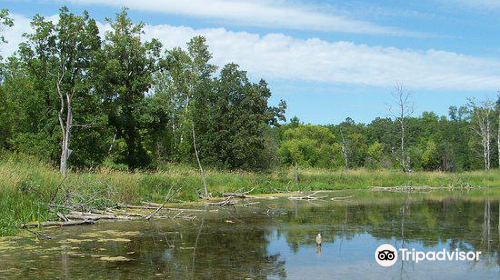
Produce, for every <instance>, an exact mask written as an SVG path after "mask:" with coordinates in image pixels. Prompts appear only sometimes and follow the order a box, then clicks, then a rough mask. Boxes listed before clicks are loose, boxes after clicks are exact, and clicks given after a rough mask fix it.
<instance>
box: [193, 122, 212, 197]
mask: <svg viewBox="0 0 500 280" xmlns="http://www.w3.org/2000/svg"><path fill="white" fill-rule="evenodd" d="M191 130H192V132H193V147H194V155H195V157H196V161H197V162H198V167H199V168H200V173H201V180H202V181H203V188H204V190H205V198H208V188H207V181H206V179H205V171H203V167H202V166H201V161H200V156H199V155H198V148H197V147H196V133H195V131H194V123H193V124H192V126H191Z"/></svg>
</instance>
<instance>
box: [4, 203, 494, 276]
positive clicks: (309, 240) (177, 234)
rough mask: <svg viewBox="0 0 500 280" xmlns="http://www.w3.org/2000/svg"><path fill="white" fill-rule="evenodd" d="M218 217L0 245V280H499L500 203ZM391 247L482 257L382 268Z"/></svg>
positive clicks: (99, 228) (342, 206)
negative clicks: (378, 253)
mask: <svg viewBox="0 0 500 280" xmlns="http://www.w3.org/2000/svg"><path fill="white" fill-rule="evenodd" d="M269 209H271V210H269ZM220 212H221V213H217V214H213V213H209V214H207V215H206V216H199V217H198V219H197V220H195V221H193V222H187V221H182V222H176V221H156V222H145V221H144V222H129V223H110V224H100V225H96V226H89V227H78V228H72V229H63V230H53V231H51V232H50V234H51V235H53V236H54V238H53V239H52V240H48V241H42V242H35V241H32V240H27V239H22V240H19V241H15V242H11V243H6V241H0V258H1V259H2V262H1V263H0V278H7V279H28V278H37V279H54V278H62V279H90V278H92V279H332V278H342V279H380V278H384V279H426V278H439V279H466V278H471V277H472V278H473V279H494V278H497V277H498V275H499V272H500V261H499V259H500V258H499V257H498V253H499V246H500V245H499V240H500V204H499V202H498V200H492V199H485V200H475V201H471V200H465V199H461V198H457V197H445V198H443V197H440V198H430V197H425V196H418V197H415V196H408V195H394V196H393V197H391V198H390V199H359V200H353V201H351V202H349V203H344V202H316V203H315V204H310V203H307V202H297V201H295V202H291V201H288V200H287V199H281V200H277V201H263V202H262V203H261V204H260V205H258V206H253V207H232V208H227V209H224V210H221V211H220ZM318 234H321V245H318V244H317V243H318V242H317V236H318ZM384 243H389V244H392V245H394V246H395V247H396V248H415V249H417V250H422V251H430V250H435V251H439V250H442V249H443V248H446V249H447V250H454V249H455V248H459V249H460V250H474V251H481V252H482V255H481V259H480V261H478V262H472V261H465V262H463V261H462V262H461V261H446V262H444V261H443V262H430V261H423V262H419V263H418V264H416V263H414V262H411V261H405V262H403V261H401V260H398V262H397V263H396V264H395V265H394V266H392V267H389V268H384V267H381V266H379V265H378V264H377V263H376V262H375V259H374V252H375V249H376V248H377V247H378V246H379V245H381V244H384Z"/></svg>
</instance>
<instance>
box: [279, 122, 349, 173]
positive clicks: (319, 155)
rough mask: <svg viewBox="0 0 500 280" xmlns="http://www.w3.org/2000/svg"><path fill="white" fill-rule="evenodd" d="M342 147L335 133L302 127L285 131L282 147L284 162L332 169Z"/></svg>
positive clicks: (325, 129)
mask: <svg viewBox="0 0 500 280" xmlns="http://www.w3.org/2000/svg"><path fill="white" fill-rule="evenodd" d="M337 154H340V147H339V146H338V145H336V143H335V136H334V134H333V132H332V131H331V130H330V129H328V128H326V127H322V126H317V125H300V126H298V127H296V128H290V129H288V130H286V131H285V135H284V140H283V142H282V144H281V147H280V155H281V158H282V162H283V163H284V164H287V165H294V164H295V163H298V165H300V166H305V167H321V168H331V167H332V166H334V160H335V155H337Z"/></svg>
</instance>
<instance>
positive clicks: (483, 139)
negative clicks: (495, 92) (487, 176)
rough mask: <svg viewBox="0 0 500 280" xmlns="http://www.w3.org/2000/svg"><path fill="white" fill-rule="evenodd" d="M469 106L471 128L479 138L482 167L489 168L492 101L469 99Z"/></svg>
mask: <svg viewBox="0 0 500 280" xmlns="http://www.w3.org/2000/svg"><path fill="white" fill-rule="evenodd" d="M469 108H470V109H471V111H472V122H473V124H474V126H473V129H474V131H475V132H476V134H477V135H478V136H479V138H480V143H481V147H482V155H483V160H484V169H485V170H489V169H490V168H491V128H492V127H491V119H492V114H493V108H494V103H493V102H492V101H491V100H490V99H485V100H483V101H481V102H480V103H479V104H478V103H477V102H476V100H475V99H473V98H471V99H469Z"/></svg>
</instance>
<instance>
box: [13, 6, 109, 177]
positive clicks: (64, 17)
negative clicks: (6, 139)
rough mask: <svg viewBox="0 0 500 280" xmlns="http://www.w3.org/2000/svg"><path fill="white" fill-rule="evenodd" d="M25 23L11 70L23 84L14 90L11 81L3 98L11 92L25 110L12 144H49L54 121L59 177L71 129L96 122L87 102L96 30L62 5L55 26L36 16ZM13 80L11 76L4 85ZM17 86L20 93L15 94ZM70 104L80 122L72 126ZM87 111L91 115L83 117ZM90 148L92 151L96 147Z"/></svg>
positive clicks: (96, 44) (84, 17)
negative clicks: (29, 27)
mask: <svg viewBox="0 0 500 280" xmlns="http://www.w3.org/2000/svg"><path fill="white" fill-rule="evenodd" d="M31 25H32V28H33V33H31V34H26V35H25V37H26V38H27V41H26V42H25V43H23V44H21V46H20V49H19V53H20V64H19V67H18V68H17V69H15V68H12V71H13V72H12V78H14V77H16V76H17V75H14V72H15V73H18V74H20V76H17V77H18V78H17V79H20V80H21V81H22V80H23V78H22V77H24V79H26V80H27V81H26V84H25V85H26V86H27V88H24V89H20V88H19V86H16V85H12V89H13V90H14V92H11V93H10V96H9V98H13V99H11V100H14V99H15V98H16V95H17V100H16V101H15V102H16V103H17V104H19V105H20V108H22V110H25V112H26V115H25V116H24V117H25V118H26V119H25V121H26V126H24V127H23V126H21V127H19V128H18V131H19V132H21V133H19V135H18V136H17V137H15V138H14V139H13V140H12V143H14V145H16V146H18V147H22V144H21V145H19V143H21V142H25V143H26V145H25V147H26V149H33V148H34V146H30V145H31V144H32V143H33V142H39V141H40V140H41V141H42V143H43V142H47V141H48V142H50V141H51V140H52V139H53V137H54V136H55V134H54V133H55V130H54V129H56V128H57V124H56V123H57V122H58V125H59V127H60V129H61V134H60V135H61V136H60V137H57V138H58V140H59V141H60V142H59V143H60V150H59V155H60V156H59V163H60V172H61V175H62V176H63V177H64V178H65V177H66V176H67V169H68V159H69V157H70V155H71V154H72V150H71V149H70V144H71V138H72V131H73V128H74V127H76V126H78V127H86V126H90V125H91V123H90V122H87V121H95V122H97V120H98V119H99V118H100V117H99V116H98V115H97V116H95V114H94V112H95V111H94V109H93V108H95V107H96V106H95V104H90V103H91V102H92V101H96V100H95V99H93V98H94V97H93V96H95V94H94V88H93V87H92V85H91V84H92V82H91V77H93V74H92V73H91V72H92V64H93V63H95V58H96V54H97V53H98V52H99V50H100V38H99V30H98V28H97V25H96V23H95V21H94V20H93V19H91V18H90V17H89V15H88V13H87V12H84V13H83V15H82V16H76V15H74V14H72V13H70V12H69V11H68V9H67V8H66V7H63V8H61V9H60V14H59V21H58V23H57V24H53V23H52V22H51V21H47V20H45V19H44V18H43V17H41V16H38V15H37V16H35V17H34V18H33V21H32V22H31ZM10 62H11V66H13V67H15V65H16V59H14V58H12V59H11V60H10ZM23 71H25V72H24V73H23ZM14 81H15V80H14V79H12V81H9V83H11V82H14ZM17 82H19V80H17ZM21 84H22V83H21ZM18 90H20V91H24V93H22V94H20V93H19V92H17V93H16V91H18ZM75 103H76V104H75ZM57 104H59V105H57ZM85 104H88V106H86V105H85ZM75 105H76V107H77V108H78V113H81V116H78V117H77V119H79V120H80V123H77V124H74V120H75V114H74V113H75V111H74V108H75ZM97 107H98V106H97ZM91 115H94V116H92V117H90V118H88V117H87V116H91ZM20 116H22V114H20ZM54 121H55V122H54ZM83 138H87V139H88V137H83ZM16 142H17V143H16ZM45 146H46V147H43V148H42V149H45V148H49V149H50V146H51V145H50V144H46V145H45ZM87 146H91V145H88V144H87ZM35 147H36V146H35ZM93 152H94V153H96V154H97V151H93ZM86 156H87V155H86Z"/></svg>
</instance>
